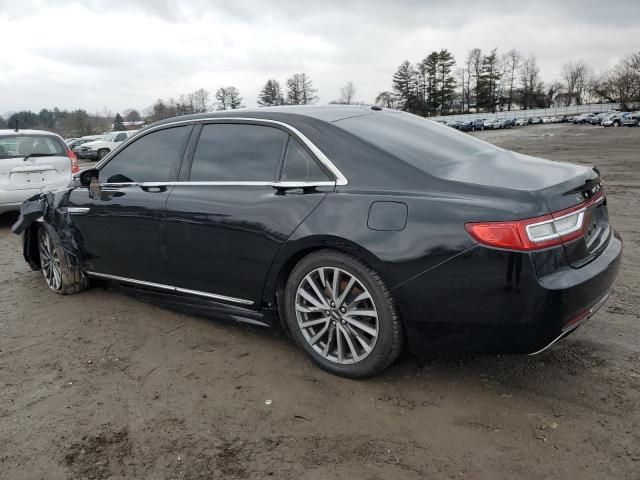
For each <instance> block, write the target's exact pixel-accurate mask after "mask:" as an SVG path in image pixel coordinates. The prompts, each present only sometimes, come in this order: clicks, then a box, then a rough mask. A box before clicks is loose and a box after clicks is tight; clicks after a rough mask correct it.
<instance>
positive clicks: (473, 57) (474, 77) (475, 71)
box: [467, 48, 482, 108]
mask: <svg viewBox="0 0 640 480" xmlns="http://www.w3.org/2000/svg"><path fill="white" fill-rule="evenodd" d="M467 71H468V80H467V82H468V89H469V97H471V92H472V91H473V92H474V94H475V100H476V108H477V102H478V96H479V95H478V86H479V85H480V86H481V85H482V81H481V80H480V76H481V75H482V50H480V49H479V48H474V49H472V50H469V54H468V55H467ZM472 82H473V83H472ZM472 85H473V90H472ZM480 88H482V87H480Z"/></svg>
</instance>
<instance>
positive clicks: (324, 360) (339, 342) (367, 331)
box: [285, 250, 403, 378]
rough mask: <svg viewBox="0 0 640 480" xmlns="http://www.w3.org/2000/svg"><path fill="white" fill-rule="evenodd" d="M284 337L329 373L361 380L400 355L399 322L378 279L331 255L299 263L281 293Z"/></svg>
mask: <svg viewBox="0 0 640 480" xmlns="http://www.w3.org/2000/svg"><path fill="white" fill-rule="evenodd" d="M285 313H286V319H287V323H288V326H289V329H290V331H291V332H292V335H293V337H294V339H295V340H296V343H298V345H300V346H301V347H302V348H303V349H304V350H305V351H306V352H307V353H308V354H309V355H310V356H311V358H312V359H313V361H314V362H315V363H316V364H317V365H318V366H320V367H321V368H323V369H324V370H327V371H329V372H331V373H334V374H337V375H341V376H344V377H350V378H365V377H370V376H373V375H375V374H376V373H378V372H380V371H381V370H383V369H384V368H386V367H388V366H389V365H390V364H391V363H393V361H394V360H396V358H397V357H398V355H399V354H400V351H401V349H402V340H403V331H402V323H401V321H400V316H399V314H398V312H397V308H396V306H395V303H394V301H393V298H392V296H391V293H390V292H389V290H388V289H387V287H386V285H385V283H384V281H383V280H382V278H381V277H380V275H379V274H378V273H377V272H375V271H374V270H373V269H371V268H370V267H369V266H368V265H366V264H365V263H363V262H362V261H361V260H359V259H357V258H356V257H353V256H351V255H346V254H343V253H340V252H336V251H333V250H321V251H318V252H315V253H312V254H310V255H308V256H306V257H304V258H303V259H302V260H301V261H300V262H299V263H298V264H297V265H296V266H295V268H294V269H293V271H292V272H291V275H290V276H289V279H288V281H287V286H286V291H285Z"/></svg>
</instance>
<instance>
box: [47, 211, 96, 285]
mask: <svg viewBox="0 0 640 480" xmlns="http://www.w3.org/2000/svg"><path fill="white" fill-rule="evenodd" d="M37 235H38V237H37V238H38V252H39V253H40V269H41V270H42V276H43V277H44V281H45V282H47V286H48V287H49V288H50V289H51V290H53V291H54V292H56V293H58V294H60V295H69V294H71V293H77V292H80V291H81V290H84V289H85V288H87V287H88V286H89V279H88V278H87V277H86V276H85V275H84V273H83V272H82V269H81V268H80V266H79V265H78V261H77V259H76V258H75V257H73V256H71V258H70V255H68V254H67V253H66V252H65V250H64V248H63V247H62V243H61V242H60V237H59V236H58V233H57V232H56V230H55V229H54V228H53V227H52V226H50V225H47V224H46V223H45V224H42V225H41V226H40V227H39V228H38V230H37Z"/></svg>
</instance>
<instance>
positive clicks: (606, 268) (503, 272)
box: [393, 234, 622, 353]
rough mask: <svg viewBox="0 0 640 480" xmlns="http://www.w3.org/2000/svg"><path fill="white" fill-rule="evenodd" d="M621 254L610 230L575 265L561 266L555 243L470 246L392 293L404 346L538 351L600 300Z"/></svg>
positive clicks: (562, 261)
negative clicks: (528, 248) (592, 254)
mask: <svg viewBox="0 0 640 480" xmlns="http://www.w3.org/2000/svg"><path fill="white" fill-rule="evenodd" d="M621 254H622V242H621V240H620V238H619V236H618V235H617V234H614V236H612V238H611V240H610V241H609V244H608V245H607V247H606V249H605V250H604V251H603V253H602V254H600V256H598V257H597V258H596V259H594V260H593V261H592V262H590V263H589V264H587V265H585V266H583V267H582V268H577V269H576V268H572V267H571V266H569V265H567V264H566V259H565V256H564V253H563V252H562V248H561V247H560V248H555V249H549V250H547V251H545V252H544V253H542V254H540V253H539V254H537V256H534V255H532V254H528V253H517V252H506V251H500V250H492V249H488V248H484V247H481V246H476V247H475V248H474V249H472V250H470V251H469V252H467V253H465V254H463V255H459V256H458V257H455V258H453V259H451V260H449V261H448V262H446V263H444V264H443V265H441V266H440V267H438V268H436V269H434V270H432V271H429V272H427V273H425V274H423V275H421V276H419V277H418V278H416V279H414V280H412V281H410V282H408V283H407V284H404V285H401V286H399V287H397V288H395V289H394V290H393V292H394V295H395V297H396V300H397V302H398V306H399V309H400V313H401V315H402V318H403V321H404V324H405V328H406V331H407V340H408V343H409V346H410V349H411V350H412V351H414V352H416V353H424V352H429V351H469V352H491V353H536V352H538V351H541V350H543V349H545V348H546V347H548V346H550V344H553V343H555V342H556V341H558V340H559V339H560V338H563V337H565V336H567V335H568V334H570V333H571V332H572V331H574V330H575V329H576V328H578V327H579V326H580V325H582V324H583V323H584V322H585V321H586V320H588V319H589V318H591V317H592V316H593V315H594V314H595V312H596V311H597V309H598V308H600V307H601V306H602V305H603V304H604V302H605V301H606V298H607V297H608V295H609V293H610V291H611V289H612V287H613V284H614V281H615V278H616V276H617V273H618V268H619V264H620V257H621ZM545 269H547V270H552V271H553V273H550V274H544V271H545Z"/></svg>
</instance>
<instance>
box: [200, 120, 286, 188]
mask: <svg viewBox="0 0 640 480" xmlns="http://www.w3.org/2000/svg"><path fill="white" fill-rule="evenodd" d="M287 136H288V134H287V133H285V132H283V131H282V130H279V129H277V128H273V127H265V126H262V125H244V124H209V125H204V126H203V127H202V132H201V134H200V139H199V140H198V145H197V147H196V151H195V154H194V157H193V163H192V166H191V176H190V177H189V180H190V181H192V182H198V181H201V182H251V181H253V182H255V181H258V182H272V181H274V180H275V177H276V174H277V170H278V164H279V163H280V159H281V158H282V154H283V150H284V146H285V142H286V140H287Z"/></svg>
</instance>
